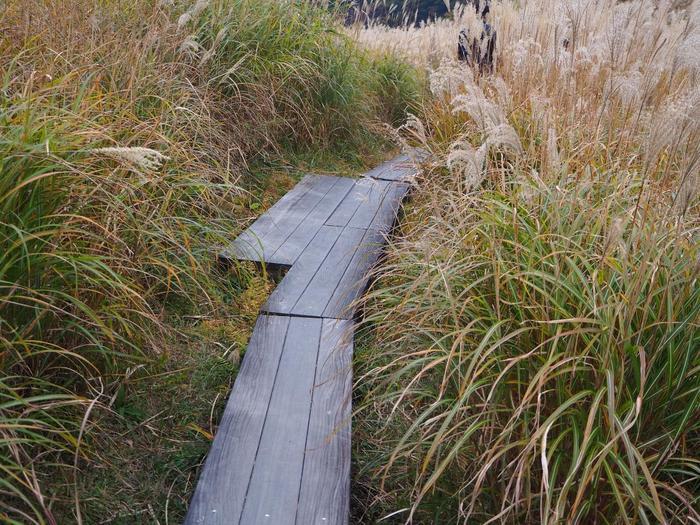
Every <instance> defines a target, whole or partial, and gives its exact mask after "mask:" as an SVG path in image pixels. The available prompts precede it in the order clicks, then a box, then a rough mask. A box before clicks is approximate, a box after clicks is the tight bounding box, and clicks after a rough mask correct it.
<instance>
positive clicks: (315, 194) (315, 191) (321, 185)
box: [264, 176, 339, 260]
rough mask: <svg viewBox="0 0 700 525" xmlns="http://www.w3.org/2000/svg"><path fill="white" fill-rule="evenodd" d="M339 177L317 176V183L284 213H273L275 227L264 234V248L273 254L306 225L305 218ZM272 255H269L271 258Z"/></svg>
mask: <svg viewBox="0 0 700 525" xmlns="http://www.w3.org/2000/svg"><path fill="white" fill-rule="evenodd" d="M338 179H339V177H329V176H318V178H317V183H316V184H314V186H313V188H311V189H310V190H309V191H308V192H307V193H306V194H305V195H304V196H303V197H302V198H301V199H299V201H298V202H297V204H296V206H294V207H293V208H292V209H290V210H286V211H285V213H283V214H280V213H275V214H273V218H274V221H275V228H274V229H273V230H272V231H271V232H270V233H269V234H268V235H266V236H265V241H264V242H265V249H266V250H268V249H269V253H270V254H271V255H272V254H274V253H275V252H276V251H277V250H278V248H279V247H280V246H282V244H284V242H285V241H286V240H287V239H288V238H289V236H290V235H292V233H294V231H296V229H297V228H299V227H300V226H301V227H305V226H306V218H307V217H308V216H309V215H310V214H311V212H313V210H314V209H315V208H316V206H317V205H318V204H319V203H320V202H321V201H322V200H323V198H324V197H325V196H326V194H327V193H328V192H330V191H331V189H332V188H333V186H334V185H335V183H336V182H337V180H338ZM272 259H273V257H272V256H271V257H270V260H272Z"/></svg>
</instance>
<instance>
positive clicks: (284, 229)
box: [221, 175, 341, 264]
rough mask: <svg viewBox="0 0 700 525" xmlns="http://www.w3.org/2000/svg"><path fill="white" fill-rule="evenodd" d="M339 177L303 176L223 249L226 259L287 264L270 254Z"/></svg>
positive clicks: (287, 262)
mask: <svg viewBox="0 0 700 525" xmlns="http://www.w3.org/2000/svg"><path fill="white" fill-rule="evenodd" d="M339 179H341V177H331V176H325V175H306V176H305V177H304V178H303V179H302V180H301V181H300V182H299V183H298V184H297V185H296V186H294V188H292V190H291V191H289V192H288V193H287V194H285V195H284V196H283V197H282V198H281V199H280V200H279V201H277V203H275V204H274V205H273V206H272V207H271V208H270V209H269V210H267V211H266V212H265V213H263V214H262V215H261V216H260V217H259V218H258V219H257V220H256V221H255V222H254V223H253V224H252V225H251V226H250V227H249V228H248V229H247V230H245V231H244V232H243V233H242V234H241V235H239V236H238V237H237V238H236V240H234V241H233V243H232V244H231V245H230V246H229V247H228V248H227V249H226V250H224V251H223V252H222V254H221V257H222V258H224V259H226V258H228V259H242V260H253V261H265V262H267V263H271V264H289V261H288V260H287V259H277V258H275V257H273V254H274V252H275V251H277V249H278V248H279V247H280V245H281V244H282V243H283V242H284V241H285V240H286V239H287V237H289V235H291V233H292V232H293V231H294V230H295V229H296V228H297V227H298V226H299V225H300V224H301V223H302V221H303V220H304V219H305V218H306V216H307V215H308V214H309V213H311V211H312V210H313V209H314V207H315V206H316V204H318V203H319V202H320V201H321V200H322V199H323V197H324V196H325V195H326V194H327V193H328V192H329V191H330V189H331V188H332V187H333V186H334V185H335V183H336V182H337V180H339Z"/></svg>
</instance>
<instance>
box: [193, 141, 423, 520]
mask: <svg viewBox="0 0 700 525" xmlns="http://www.w3.org/2000/svg"><path fill="white" fill-rule="evenodd" d="M415 173H416V170H415V168H414V167H413V163H412V162H411V161H410V159H409V158H408V157H407V156H405V155H402V156H399V157H397V158H395V159H393V160H391V161H389V162H386V163H384V164H383V165H381V166H379V167H378V168H375V169H374V170H372V171H370V172H369V173H367V174H366V175H365V176H364V177H363V178H361V179H358V180H354V179H348V178H342V177H331V176H319V175H307V176H306V177H304V179H302V181H301V182H299V184H297V185H296V186H295V187H294V188H293V189H292V190H291V191H290V192H289V193H287V194H286V195H285V196H284V197H283V198H282V199H280V200H279V201H278V202H277V204H275V205H274V206H273V207H272V208H270V209H269V210H268V211H267V212H266V213H265V214H263V215H262V216H261V217H260V218H259V219H258V220H257V221H255V223H253V225H252V226H251V227H250V228H248V229H247V230H246V231H245V232H243V234H241V235H240V236H239V237H238V238H237V239H236V240H235V241H234V243H233V244H232V245H231V246H230V247H229V248H228V249H226V250H225V251H224V253H222V254H221V257H222V258H223V259H234V258H235V259H241V260H254V261H260V262H263V263H266V264H275V265H283V266H288V267H290V269H289V271H288V272H287V274H286V275H285V277H284V278H283V279H282V281H281V282H280V284H279V285H278V286H277V288H276V289H275V291H274V292H273V293H272V294H271V295H270V297H269V299H268V301H267V302H266V303H265V305H264V306H263V308H262V312H261V315H260V316H259V317H258V321H257V324H256V326H255V330H254V332H253V335H252V337H251V340H250V343H249V345H248V349H247V350H246V353H245V357H244V359H243V363H242V365H241V369H240V371H239V373H238V377H237V378H236V381H235V384H234V387H233V390H232V391H231V395H230V397H229V400H228V403H227V405H226V409H225V412H224V415H223V417H222V419H221V422H220V424H219V429H218V431H217V433H216V437H215V439H214V443H213V444H212V447H211V450H210V452H209V455H208V457H207V460H206V463H205V465H204V468H203V469H202V473H201V475H200V478H199V481H198V483H197V487H196V489H195V493H194V496H193V497H192V501H191V503H190V508H189V512H188V514H187V518H186V520H185V523H186V524H187V525H194V524H206V525H215V524H216V525H219V524H220V525H224V524H226V525H239V524H240V525H253V524H275V525H278V524H279V525H283V524H289V525H311V524H319V525H340V524H347V522H348V518H349V505H350V424H351V386H352V351H353V321H352V318H353V315H354V304H355V300H356V299H357V298H358V297H359V295H360V294H361V293H362V292H363V291H364V289H365V287H366V285H367V279H368V272H369V270H370V269H371V268H372V266H373V265H374V264H375V263H376V261H377V260H378V258H379V256H380V254H381V247H382V245H383V244H384V242H385V240H386V235H387V234H388V233H389V231H390V230H391V228H392V226H393V225H394V223H395V221H396V214H397V213H398V210H399V207H400V204H401V201H402V200H403V198H404V197H405V196H406V194H407V192H408V189H409V185H408V184H407V183H408V182H410V180H411V179H412V177H414V176H415Z"/></svg>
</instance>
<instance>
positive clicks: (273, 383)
mask: <svg viewBox="0 0 700 525" xmlns="http://www.w3.org/2000/svg"><path fill="white" fill-rule="evenodd" d="M291 324H292V323H291V322H288V323H287V326H286V328H285V329H284V341H282V350H281V351H280V356H279V361H277V368H276V369H275V379H274V380H273V381H272V388H271V389H270V397H269V398H268V400H267V406H266V407H265V419H264V420H263V424H262V429H261V430H260V436H258V446H257V447H256V448H255V459H254V460H253V466H252V467H251V469H250V475H249V476H248V483H247V484H246V487H245V496H244V497H243V502H242V503H241V512H240V514H239V516H238V520H237V523H238V524H240V523H241V520H242V519H243V511H244V510H245V504H246V502H247V501H248V491H249V490H250V484H251V481H252V480H253V472H255V464H256V463H257V462H258V452H260V443H261V442H262V437H263V434H265V425H266V424H267V416H268V415H269V413H270V404H271V402H272V396H273V394H274V392H275V384H276V383H277V376H278V375H279V371H280V365H281V364H282V354H283V353H284V347H285V346H286V344H287V335H288V334H289V327H290V326H291ZM315 373H316V372H315V371H314V374H315Z"/></svg>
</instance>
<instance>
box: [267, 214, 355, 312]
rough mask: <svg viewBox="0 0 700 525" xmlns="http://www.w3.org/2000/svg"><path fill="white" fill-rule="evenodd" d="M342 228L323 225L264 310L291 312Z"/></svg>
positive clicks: (273, 293) (275, 290)
mask: <svg viewBox="0 0 700 525" xmlns="http://www.w3.org/2000/svg"><path fill="white" fill-rule="evenodd" d="M342 231H343V229H342V228H338V227H336V226H322V227H321V229H320V230H319V231H318V233H317V234H316V236H315V237H314V239H313V240H312V241H311V243H309V245H308V246H307V247H306V249H305V250H304V253H302V255H301V256H300V257H299V258H298V259H297V261H296V262H295V263H294V265H293V266H292V267H291V268H290V270H289V271H288V272H287V275H285V276H284V279H282V282H280V283H279V284H278V285H277V287H276V288H275V289H274V290H273V292H272V294H271V295H270V297H269V298H268V300H267V302H266V303H265V304H264V305H263V307H262V311H264V312H274V313H278V314H289V313H290V312H291V311H292V308H293V307H294V305H295V304H296V303H297V301H298V300H299V297H301V294H303V293H304V291H305V290H306V288H307V287H308V285H309V283H310V282H311V280H312V279H313V277H314V275H316V273H317V272H318V269H319V268H320V267H321V265H322V264H323V261H324V260H325V258H326V256H327V255H328V252H330V251H331V248H333V245H334V244H335V243H336V241H337V240H338V237H340V234H341V232H342Z"/></svg>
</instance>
